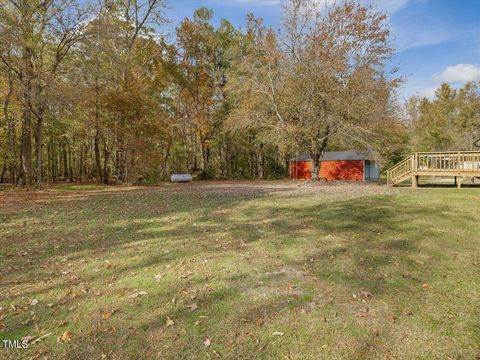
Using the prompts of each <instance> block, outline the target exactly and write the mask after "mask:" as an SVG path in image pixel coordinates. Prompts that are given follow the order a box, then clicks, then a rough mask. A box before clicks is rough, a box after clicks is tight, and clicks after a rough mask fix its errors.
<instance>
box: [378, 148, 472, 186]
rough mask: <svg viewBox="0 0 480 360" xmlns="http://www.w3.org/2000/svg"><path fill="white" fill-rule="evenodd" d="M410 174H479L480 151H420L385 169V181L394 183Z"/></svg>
mask: <svg viewBox="0 0 480 360" xmlns="http://www.w3.org/2000/svg"><path fill="white" fill-rule="evenodd" d="M409 175H410V176H412V177H413V176H417V175H432V176H435V175H437V176H442V175H445V176H480V151H451V152H420V153H415V154H412V155H410V156H409V157H408V158H406V159H404V160H402V161H401V162H399V163H398V164H396V165H395V166H393V167H391V168H390V169H388V170H387V183H388V184H389V185H394V184H395V183H398V182H402V181H404V180H406V179H407V178H408V177H409Z"/></svg>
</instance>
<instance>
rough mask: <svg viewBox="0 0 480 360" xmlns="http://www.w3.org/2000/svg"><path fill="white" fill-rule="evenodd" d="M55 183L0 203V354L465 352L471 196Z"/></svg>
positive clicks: (234, 185) (476, 239)
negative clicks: (15, 344)
mask: <svg viewBox="0 0 480 360" xmlns="http://www.w3.org/2000/svg"><path fill="white" fill-rule="evenodd" d="M64 190H65V189H63V190H62V189H61V188H60V189H50V190H45V191H42V192H34V191H31V192H30V191H27V192H26V191H4V192H3V193H0V244H1V247H0V358H12V359H21V358H30V357H33V358H39V359H43V358H45V357H47V358H49V359H60V358H68V359H103V358H104V359H147V358H159V359H163V358H165V359H175V358H177V359H193V358H198V359H204V358H205V359H208V358H213V359H215V358H218V359H238V358H244V359H252V358H258V359H322V358H324V359H384V360H386V359H479V358H480V189H460V190H459V189H454V188H449V189H426V188H419V189H416V190H414V189H410V188H403V189H390V188H387V187H383V186H376V185H358V186H356V185H338V186H328V185H318V186H315V185H307V184H300V185H298V184H297V183H289V182H264V183H261V182H251V183H250V182H231V183H211V182H208V183H201V184H199V183H193V184H184V185H170V186H168V185H165V186H163V187H158V188H114V187H113V188H112V187H107V188H100V189H95V188H92V187H80V188H75V187H73V188H67V189H66V190H68V191H64ZM97 190H98V191H97ZM24 337H27V338H26V339H27V340H29V341H30V342H29V346H28V347H27V348H26V349H16V350H6V349H3V348H2V347H3V346H2V345H3V343H2V342H1V340H5V339H9V340H16V339H22V338H24Z"/></svg>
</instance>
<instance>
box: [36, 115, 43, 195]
mask: <svg viewBox="0 0 480 360" xmlns="http://www.w3.org/2000/svg"><path fill="white" fill-rule="evenodd" d="M42 148H43V119H42V118H38V119H37V124H36V127H35V160H36V162H37V169H36V178H37V186H38V187H40V186H41V185H42V181H43V158H42Z"/></svg>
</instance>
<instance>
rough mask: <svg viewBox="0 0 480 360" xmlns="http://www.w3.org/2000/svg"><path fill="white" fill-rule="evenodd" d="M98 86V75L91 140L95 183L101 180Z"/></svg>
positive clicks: (96, 78)
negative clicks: (92, 137)
mask: <svg viewBox="0 0 480 360" xmlns="http://www.w3.org/2000/svg"><path fill="white" fill-rule="evenodd" d="M99 92H100V87H99V84H98V76H96V77H95V138H94V141H93V147H94V152H95V181H96V182H97V183H101V182H102V165H101V163H100V124H99V121H100V111H99V108H100V105H99V103H98V102H99V98H100V94H99Z"/></svg>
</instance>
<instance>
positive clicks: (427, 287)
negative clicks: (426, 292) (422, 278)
mask: <svg viewBox="0 0 480 360" xmlns="http://www.w3.org/2000/svg"><path fill="white" fill-rule="evenodd" d="M422 287H423V288H424V289H431V288H433V286H432V285H430V284H429V283H425V284H423V285H422Z"/></svg>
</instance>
